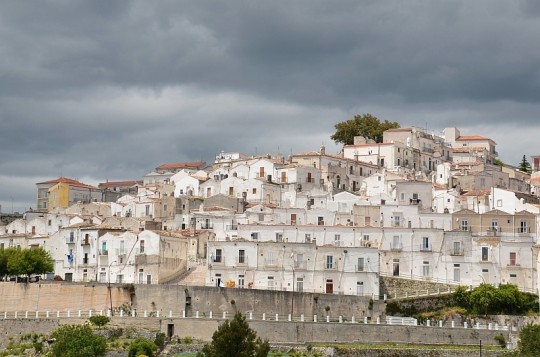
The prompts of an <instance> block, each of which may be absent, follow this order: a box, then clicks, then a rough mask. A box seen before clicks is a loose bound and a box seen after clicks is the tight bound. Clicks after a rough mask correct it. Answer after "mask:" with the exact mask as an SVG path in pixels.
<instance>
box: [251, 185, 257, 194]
mask: <svg viewBox="0 0 540 357" xmlns="http://www.w3.org/2000/svg"><path fill="white" fill-rule="evenodd" d="M251 192H252V193H253V194H254V195H256V194H257V189H256V188H255V187H253V190H251Z"/></svg>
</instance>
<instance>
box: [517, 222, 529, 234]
mask: <svg viewBox="0 0 540 357" xmlns="http://www.w3.org/2000/svg"><path fill="white" fill-rule="evenodd" d="M519 233H528V229H527V221H525V220H522V221H521V222H519Z"/></svg>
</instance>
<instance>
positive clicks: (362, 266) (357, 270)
mask: <svg viewBox="0 0 540 357" xmlns="http://www.w3.org/2000/svg"><path fill="white" fill-rule="evenodd" d="M354 271H356V272H363V271H366V267H365V266H364V265H356V266H355V269H354Z"/></svg>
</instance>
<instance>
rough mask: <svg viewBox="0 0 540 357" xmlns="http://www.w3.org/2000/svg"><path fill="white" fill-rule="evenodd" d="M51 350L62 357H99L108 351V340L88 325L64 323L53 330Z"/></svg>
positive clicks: (53, 353) (54, 354)
mask: <svg viewBox="0 0 540 357" xmlns="http://www.w3.org/2000/svg"><path fill="white" fill-rule="evenodd" d="M52 337H53V338H54V339H55V341H54V343H53V344H52V348H51V352H52V355H53V356H59V357H60V356H62V357H94V356H96V357H99V356H104V355H105V352H106V351H107V342H106V341H105V339H104V338H103V337H101V336H97V335H94V332H93V331H92V329H91V328H90V326H87V325H64V326H61V327H59V328H57V329H56V330H54V331H53V333H52Z"/></svg>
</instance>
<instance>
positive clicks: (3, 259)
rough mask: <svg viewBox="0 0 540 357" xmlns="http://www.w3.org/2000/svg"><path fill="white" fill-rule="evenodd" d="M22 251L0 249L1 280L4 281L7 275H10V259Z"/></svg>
mask: <svg viewBox="0 0 540 357" xmlns="http://www.w3.org/2000/svg"><path fill="white" fill-rule="evenodd" d="M19 251H20V250H18V249H15V248H7V249H0V279H2V280H3V279H4V278H5V277H6V275H9V274H10V271H9V267H8V262H9V259H10V257H13V256H14V255H15V254H18V252H19Z"/></svg>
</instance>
